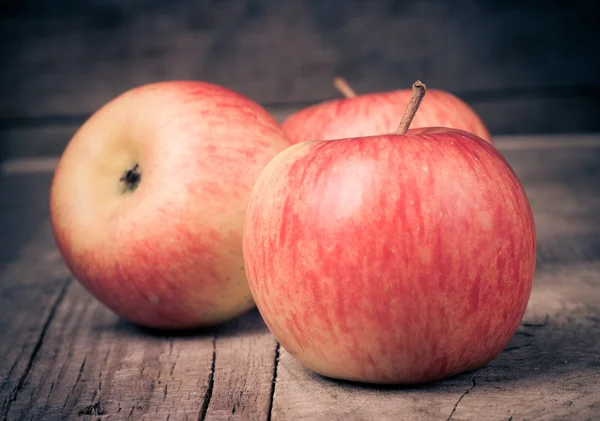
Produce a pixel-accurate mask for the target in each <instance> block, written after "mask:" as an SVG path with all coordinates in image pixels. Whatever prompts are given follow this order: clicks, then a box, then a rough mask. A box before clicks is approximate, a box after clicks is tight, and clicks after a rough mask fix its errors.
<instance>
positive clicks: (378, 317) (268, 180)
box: [243, 128, 536, 384]
mask: <svg viewBox="0 0 600 421" xmlns="http://www.w3.org/2000/svg"><path fill="white" fill-rule="evenodd" d="M243 244H244V258H245V262H246V270H247V273H248V281H249V284H250V289H251V291H252V294H253V296H254V298H255V301H256V304H257V307H258V309H259V311H260V313H261V315H262V317H263V318H264V320H265V322H266V324H267V326H268V327H269V329H270V330H271V332H272V333H273V335H274V336H275V338H276V339H277V340H278V341H279V342H280V343H281V345H282V346H283V347H284V348H285V349H286V350H287V351H288V352H289V353H291V354H292V355H293V356H294V357H295V358H296V359H297V360H298V361H299V362H300V363H301V364H302V365H303V366H304V367H307V368H309V369H311V370H313V371H315V372H317V373H320V374H322V375H325V376H328V377H332V378H337V379H345V380H351V381H360V382H368V383H393V384H418V383H424V382H432V381H436V380H439V379H442V378H445V377H448V376H451V375H454V374H457V373H460V372H464V371H468V370H472V369H475V368H478V367H481V366H483V365H485V364H486V363H488V362H489V361H491V360H492V359H493V358H495V356H497V355H498V354H499V353H500V352H501V351H502V350H503V349H504V348H505V346H506V345H507V343H508V342H509V340H510V339H511V337H512V336H513V334H514V333H515V331H516V329H517V328H518V326H519V323H520V321H521V319H522V317H523V314H524V312H525V308H526V306H527V303H528V300H529V295H530V292H531V287H532V282H533V275H534V270H535V257H536V240H535V227H534V221H533V216H532V212H531V208H530V205H529V201H528V199H527V197H526V194H525V192H524V189H523V187H522V186H521V184H520V181H519V180H518V178H517V176H516V175H515V174H514V172H513V171H512V169H511V167H510V166H509V164H508V163H507V162H506V161H505V160H504V159H503V158H502V156H501V155H500V154H499V153H498V152H497V151H496V149H495V148H494V147H493V146H491V145H489V144H488V143H486V142H485V141H483V140H482V139H480V138H478V137H476V136H474V135H472V134H469V133H467V132H464V131H460V130H452V129H447V128H431V129H416V130H409V132H408V133H407V134H405V135H395V134H394V135H382V136H373V137H363V138H352V139H340V140H330V141H313V142H302V143H298V144H296V145H294V146H292V147H290V148H288V149H287V150H285V151H284V152H282V153H280V154H278V155H277V156H276V157H275V158H274V159H273V160H272V161H271V162H270V163H269V164H268V165H267V167H266V168H265V169H264V170H263V172H262V174H261V175H260V177H259V179H258V181H257V183H256V185H255V187H254V189H253V191H252V195H251V197H250V202H249V205H248V209H247V213H246V222H245V226H244V238H243Z"/></svg>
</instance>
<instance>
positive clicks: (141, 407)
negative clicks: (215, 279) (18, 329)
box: [8, 282, 215, 420]
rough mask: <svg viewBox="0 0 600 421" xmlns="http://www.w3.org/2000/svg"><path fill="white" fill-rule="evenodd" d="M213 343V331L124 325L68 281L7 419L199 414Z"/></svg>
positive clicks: (195, 416)
mask: <svg viewBox="0 0 600 421" xmlns="http://www.w3.org/2000/svg"><path fill="white" fill-rule="evenodd" d="M214 347H215V341H214V336H213V335H212V334H199V335H190V336H179V337H172V336H164V335H160V334H155V333H153V332H148V331H146V330H142V329H139V328H137V327H135V326H133V325H131V324H129V323H126V322H124V321H122V320H121V319H119V318H118V317H117V316H116V315H115V314H113V313H112V312H110V311H108V310H107V309H106V308H105V307H104V306H102V305H101V304H100V303H99V302H98V301H96V300H95V299H93V298H92V297H91V296H90V295H89V294H88V293H87V292H86V291H85V290H84V289H83V287H81V286H80V285H79V284H78V283H76V282H74V283H73V284H72V285H71V287H70V288H69V291H68V293H67V294H66V296H65V298H64V300H63V301H62V303H61V305H60V306H59V307H58V309H57V310H56V315H55V317H54V320H53V323H52V324H51V325H50V327H49V328H48V331H47V333H46V338H45V340H44V342H43V344H42V345H41V348H40V349H39V352H38V353H37V355H36V357H35V359H34V361H33V366H32V368H31V370H30V372H29V374H28V376H27V378H26V379H25V381H24V384H23V387H22V389H21V391H20V394H19V396H18V398H17V399H16V400H15V401H13V402H12V406H11V408H10V412H9V413H8V419H11V420H13V419H14V420H38V419H59V418H69V419H70V418H77V417H78V416H80V415H91V416H94V417H96V416H102V415H106V416H110V418H111V419H139V420H142V419H161V420H165V419H167V418H169V417H170V418H172V419H182V420H183V419H198V417H199V416H200V414H201V413H202V412H203V411H205V410H206V409H205V407H206V406H207V405H208V399H209V397H210V394H208V393H207V392H208V390H209V385H210V383H211V378H212V365H213V358H214ZM94 419H95V418H94Z"/></svg>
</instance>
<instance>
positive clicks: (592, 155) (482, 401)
mask: <svg viewBox="0 0 600 421" xmlns="http://www.w3.org/2000/svg"><path fill="white" fill-rule="evenodd" d="M502 143H503V142H502V141H499V142H498V146H499V148H500V149H501V150H502ZM518 145H519V143H518V142H516V143H515V142H513V143H510V146H511V147H510V148H507V149H506V150H504V152H503V153H504V155H505V156H506V157H507V159H508V160H509V161H510V162H511V164H512V166H513V168H514V169H515V171H516V172H517V174H518V175H519V177H520V179H521V181H522V182H523V184H524V186H525V188H526V190H527V192H528V195H529V197H530V201H531V204H532V208H533V210H534V214H535V218H536V227H537V234H538V235H537V237H538V242H539V258H538V270H537V272H536V279H535V282H534V289H533V292H532V296H531V300H530V302H529V305H528V310H527V313H526V315H525V318H524V320H523V323H522V325H521V327H520V329H519V331H518V332H517V334H516V335H515V337H514V338H513V340H512V341H511V343H510V344H509V346H508V347H507V348H506V349H505V351H504V352H503V353H502V354H501V355H500V356H499V357H498V358H496V359H495V360H494V361H493V362H492V363H491V364H489V365H488V366H486V367H484V368H482V369H480V370H477V371H474V372H472V373H464V374H462V375H459V376H455V377H454V378H452V379H448V380H446V381H442V382H438V383H436V384H433V385H428V386H424V387H420V388H394V387H388V388H381V387H371V386H364V385H362V386H361V385H358V384H353V383H348V382H337V381H333V380H329V379H325V378H323V377H321V376H318V375H315V374H313V373H312V372H309V371H308V370H305V369H303V368H302V367H301V366H300V364H299V363H298V362H297V361H296V360H295V359H294V358H293V357H292V356H291V355H290V354H288V353H287V352H286V351H285V350H281V358H280V360H279V364H278V366H277V373H278V375H277V378H276V386H275V394H274V404H273V413H272V419H273V420H278V419H281V420H283V419H315V418H319V419H332V420H335V419H340V420H341V419H344V420H362V419H390V420H392V419H393V420H398V419H400V420H402V419H406V420H411V419H422V420H439V419H448V420H449V419H454V420H463V419H486V420H506V419H512V420H518V419H528V420H548V419H556V420H558V419H560V420H564V419H567V420H570V419H577V420H579V419H583V420H587V419H590V420H591V419H597V418H599V417H600V241H598V238H599V237H600V218H598V215H600V191H599V190H598V188H597V186H598V185H600V147H599V145H595V146H594V145H593V142H591V143H589V144H588V145H587V146H582V145H580V146H582V147H579V148H562V149H556V148H553V149H541V148H527V147H526V146H527V145H526V144H524V145H523V146H524V147H523V148H520V147H518Z"/></svg>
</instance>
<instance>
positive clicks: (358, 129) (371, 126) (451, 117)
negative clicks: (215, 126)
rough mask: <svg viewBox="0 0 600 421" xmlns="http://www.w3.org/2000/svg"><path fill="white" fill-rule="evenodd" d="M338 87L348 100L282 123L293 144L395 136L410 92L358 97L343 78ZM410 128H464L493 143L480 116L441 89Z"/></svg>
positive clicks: (303, 112) (320, 106)
mask: <svg viewBox="0 0 600 421" xmlns="http://www.w3.org/2000/svg"><path fill="white" fill-rule="evenodd" d="M334 84H335V86H336V88H337V89H338V90H339V91H340V92H342V94H343V95H344V96H345V97H346V98H341V99H335V100H329V101H324V102H321V103H318V104H315V105H312V106H309V107H306V108H303V109H301V110H300V111H297V112H295V113H293V114H292V115H290V116H289V117H288V118H287V119H285V121H284V122H283V123H282V127H283V130H284V131H285V133H286V135H287V136H288V138H289V139H290V140H291V141H292V143H298V142H303V141H310V140H331V139H342V138H348V137H360V136H371V135H380V134H388V133H392V132H393V131H394V130H396V128H397V126H398V110H403V109H405V108H406V106H407V104H408V101H409V99H410V97H411V94H412V91H411V90H410V89H400V90H395V91H391V92H375V93H369V94H362V95H356V93H355V92H354V90H353V89H352V88H351V87H350V86H349V85H348V83H347V82H346V81H345V80H344V79H343V78H339V77H338V78H335V79H334ZM411 127H412V128H413V129H414V128H421V127H448V128H454V129H461V130H464V131H467V132H469V133H473V134H475V135H477V136H479V137H481V138H482V139H483V140H485V141H486V142H489V143H492V137H491V135H490V133H489V131H488V129H487V127H486V126H485V124H484V123H483V121H482V120H481V117H480V116H479V115H478V114H477V113H476V112H475V111H474V110H473V109H472V108H471V107H470V106H469V105H468V104H467V103H465V102H464V101H462V100H461V99H459V98H457V97H456V96H454V95H452V94H451V93H449V92H446V91H442V90H435V89H430V90H429V91H428V93H427V96H426V97H425V98H424V100H423V103H422V104H421V106H420V108H419V112H418V113H417V115H416V116H415V118H414V120H413V121H412V123H411Z"/></svg>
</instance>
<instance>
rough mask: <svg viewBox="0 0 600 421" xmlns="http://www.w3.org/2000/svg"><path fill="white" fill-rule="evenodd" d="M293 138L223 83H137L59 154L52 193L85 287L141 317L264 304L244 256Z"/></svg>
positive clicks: (205, 317) (191, 318) (193, 322)
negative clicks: (249, 229)
mask: <svg viewBox="0 0 600 421" xmlns="http://www.w3.org/2000/svg"><path fill="white" fill-rule="evenodd" d="M287 146H289V142H288V140H287V139H286V137H285V135H284V134H283V132H282V130H281V127H280V126H279V125H278V124H277V122H276V121H275V120H274V119H273V118H272V117H271V116H270V115H269V114H268V113H267V112H266V111H265V110H264V109H263V108H262V107H260V106H259V105H258V104H256V103H255V102H253V101H251V100H249V99H247V98H245V97H243V96H241V95H238V94H236V93H234V92H232V91H230V90H228V89H225V88H223V87H220V86H216V85H212V84H208V83H203V82H187V81H172V82H162V83H154V84H149V85H145V86H142V87H139V88H136V89H132V90H130V91H128V92H126V93H124V94H122V95H120V96H118V97H117V98H115V99H113V100H112V101H110V102H109V103H108V104H106V105H105V106H103V107H102V108H101V109H99V110H98V111H97V112H96V113H94V115H92V117H91V118H90V119H89V120H88V121H87V122H85V124H84V125H83V126H82V127H81V128H80V129H79V130H78V131H77V133H76V134H75V135H74V137H73V138H72V139H71V141H70V142H69V144H68V145H67V147H66V149H65V151H64V153H63V155H62V157H61V158H60V161H59V164H58V167H57V169H56V173H55V175H54V180H53V183H52V188H51V194H50V211H51V221H52V226H53V231H54V235H55V238H56V242H57V245H58V248H59V250H60V251H61V253H62V255H63V257H64V260H65V262H66V264H67V265H68V267H69V268H70V269H71V271H72V273H73V274H74V276H75V277H76V278H77V279H78V280H79V281H80V282H81V284H83V286H85V287H86V288H87V289H88V290H89V291H90V292H91V293H92V294H93V295H94V296H95V297H96V298H98V299H99V300H100V301H101V302H102V303H104V304H105V305H106V306H108V307H109V308H110V309H112V310H113V311H115V312H116V313H118V314H119V315H121V316H122V317H124V318H125V319H128V320H130V321H132V322H135V323H137V324H140V325H144V326H149V327H154V328H165V329H184V328H194V327H199V326H207V325H214V324H217V323H221V322H224V321H227V320H230V319H232V318H234V317H236V316H238V315H240V314H241V313H243V312H245V311H246V310H248V309H250V308H251V307H253V306H254V303H253V300H252V296H251V294H250V290H249V287H248V283H247V280H246V273H245V269H244V262H243V258H242V227H243V222H244V215H245V210H246V205H247V202H248V199H249V197H250V191H251V189H252V187H253V186H254V182H255V181H256V179H257V177H258V175H259V173H260V172H261V170H262V169H263V168H264V166H265V165H266V164H267V162H268V161H269V160H270V159H271V158H272V157H273V156H275V155H276V153H278V152H280V151H282V150H283V149H284V148H286V147H287Z"/></svg>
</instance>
